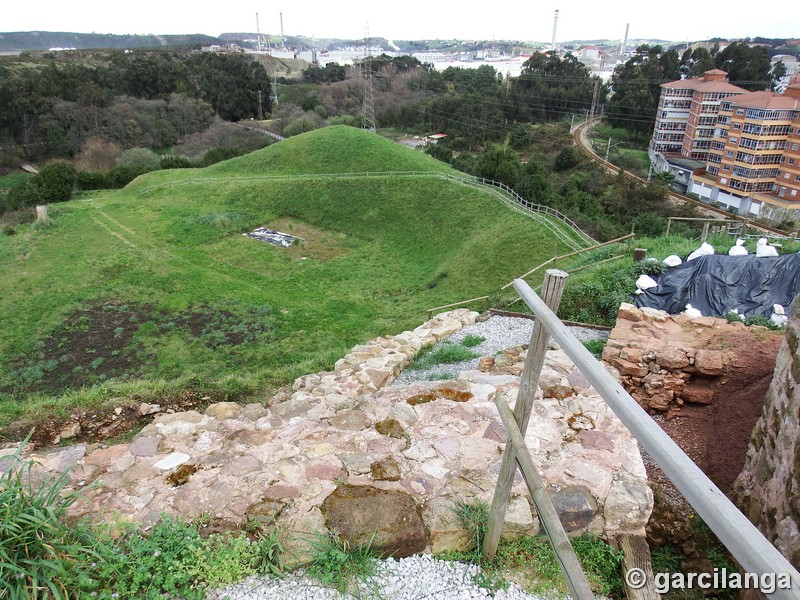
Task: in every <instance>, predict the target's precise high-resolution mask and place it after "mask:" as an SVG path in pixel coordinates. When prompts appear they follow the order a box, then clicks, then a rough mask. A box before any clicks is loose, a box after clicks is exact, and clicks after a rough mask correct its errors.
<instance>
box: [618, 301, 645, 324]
mask: <svg viewBox="0 0 800 600" xmlns="http://www.w3.org/2000/svg"><path fill="white" fill-rule="evenodd" d="M617 319H622V320H624V321H641V320H642V311H640V310H639V309H638V308H636V307H635V306H634V305H633V304H628V303H627V302H623V303H622V304H620V305H619V312H618V313H617Z"/></svg>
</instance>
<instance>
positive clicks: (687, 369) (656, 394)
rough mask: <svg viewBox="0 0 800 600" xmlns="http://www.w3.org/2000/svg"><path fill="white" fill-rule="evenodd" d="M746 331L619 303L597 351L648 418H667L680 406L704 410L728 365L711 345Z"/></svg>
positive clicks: (723, 323) (707, 319) (725, 357)
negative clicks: (659, 415)
mask: <svg viewBox="0 0 800 600" xmlns="http://www.w3.org/2000/svg"><path fill="white" fill-rule="evenodd" d="M744 330H746V327H745V325H744V324H743V323H728V322H727V321H725V320H724V319H716V318H714V317H700V318H695V319H690V318H689V317H687V316H685V315H669V314H667V313H666V312H664V311H661V310H654V309H650V308H643V309H638V308H636V307H635V306H633V305H631V304H625V303H623V304H622V305H621V306H620V309H619V314H618V316H617V323H616V325H615V327H614V329H613V331H612V332H611V335H610V336H609V339H608V342H607V344H606V347H605V348H604V349H603V360H604V361H605V362H606V363H607V364H610V365H611V366H613V367H614V368H616V369H617V370H618V371H619V374H620V377H621V381H622V384H623V386H624V387H625V389H626V390H628V392H629V393H630V394H631V396H633V397H634V399H636V400H637V401H638V402H639V404H641V405H642V407H644V408H645V409H647V410H649V411H650V412H666V413H671V412H675V411H677V410H679V409H680V407H681V406H683V405H684V404H685V403H687V402H689V403H695V404H710V403H711V401H712V398H713V389H712V385H711V384H713V383H714V382H715V380H716V379H717V378H718V377H719V376H721V375H722V374H723V373H724V372H725V370H726V369H727V368H729V367H730V366H731V365H732V364H733V357H732V356H731V354H730V353H726V352H725V351H724V350H723V349H722V348H724V346H725V344H723V343H719V342H716V340H719V339H720V338H721V336H723V335H724V334H725V333H726V332H731V331H735V332H741V331H744Z"/></svg>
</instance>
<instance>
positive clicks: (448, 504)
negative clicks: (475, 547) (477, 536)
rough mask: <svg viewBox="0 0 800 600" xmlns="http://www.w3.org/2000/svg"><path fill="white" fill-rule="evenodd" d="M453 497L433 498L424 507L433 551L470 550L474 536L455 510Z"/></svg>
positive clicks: (423, 510)
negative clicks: (472, 536)
mask: <svg viewBox="0 0 800 600" xmlns="http://www.w3.org/2000/svg"><path fill="white" fill-rule="evenodd" d="M454 508H455V502H454V501H453V500H452V499H451V498H445V497H440V498H433V499H432V500H431V501H430V502H428V503H427V504H426V505H425V507H424V508H423V509H422V518H423V520H424V521H425V526H426V527H427V528H428V531H429V532H430V544H431V552H432V553H433V554H434V555H436V554H441V553H442V552H448V551H452V550H461V551H464V550H469V549H470V547H471V543H472V538H471V537H470V535H469V533H468V532H467V530H466V529H464V526H463V525H462V524H461V521H460V520H459V518H458V515H456V512H455V510H454Z"/></svg>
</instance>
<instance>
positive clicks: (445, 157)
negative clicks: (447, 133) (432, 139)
mask: <svg viewBox="0 0 800 600" xmlns="http://www.w3.org/2000/svg"><path fill="white" fill-rule="evenodd" d="M425 154H428V155H429V156H432V157H433V158H435V159H436V160H440V161H442V162H445V163H447V164H450V162H451V161H452V160H453V151H452V150H448V149H447V148H445V147H444V146H442V145H441V144H431V145H429V146H428V147H427V148H425Z"/></svg>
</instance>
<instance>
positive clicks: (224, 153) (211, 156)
mask: <svg viewBox="0 0 800 600" xmlns="http://www.w3.org/2000/svg"><path fill="white" fill-rule="evenodd" d="M247 153H248V151H247V150H245V149H244V148H212V149H211V150H209V151H208V152H206V153H205V154H204V155H203V158H202V159H201V160H200V166H202V167H208V166H210V165H213V164H216V163H218V162H222V161H223V160H229V159H231V158H236V157H237V156H243V155H244V154H247Z"/></svg>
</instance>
